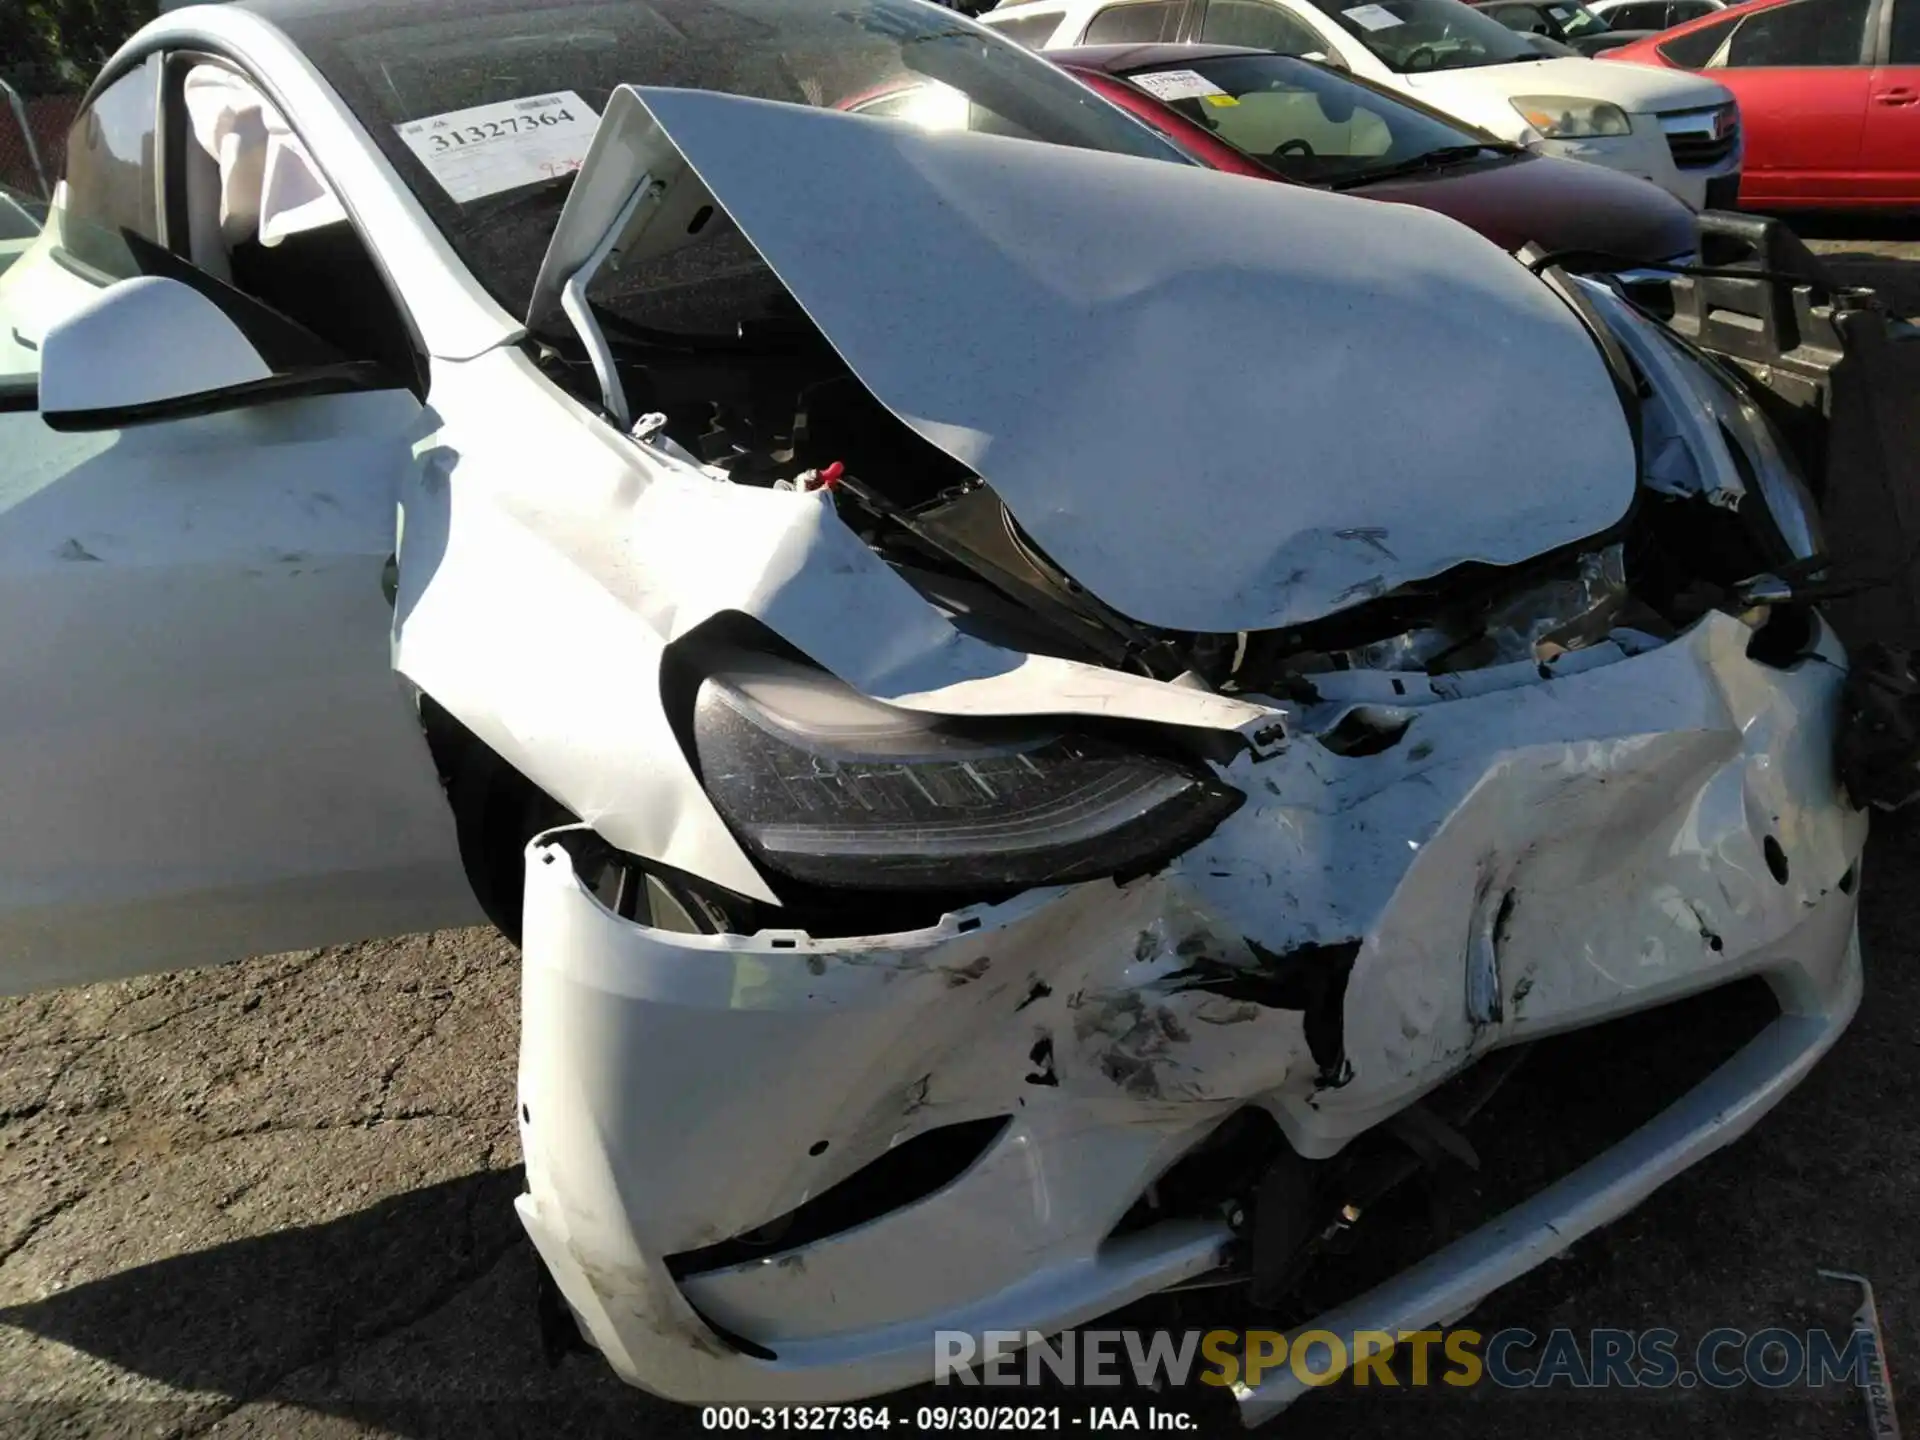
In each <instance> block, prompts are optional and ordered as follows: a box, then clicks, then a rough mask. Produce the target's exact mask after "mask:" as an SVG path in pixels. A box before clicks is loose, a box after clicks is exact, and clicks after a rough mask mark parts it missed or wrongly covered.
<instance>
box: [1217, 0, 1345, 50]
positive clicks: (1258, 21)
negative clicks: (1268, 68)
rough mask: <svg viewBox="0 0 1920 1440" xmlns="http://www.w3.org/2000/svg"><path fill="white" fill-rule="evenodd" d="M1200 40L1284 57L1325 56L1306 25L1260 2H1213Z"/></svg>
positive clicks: (1277, 7) (1218, 0)
mask: <svg viewBox="0 0 1920 1440" xmlns="http://www.w3.org/2000/svg"><path fill="white" fill-rule="evenodd" d="M1200 38H1201V39H1202V40H1206V41H1208V42H1210V43H1212V44H1215V45H1245V46H1246V47H1247V48H1248V49H1250V50H1274V51H1277V52H1279V53H1280V54H1282V55H1324V54H1326V53H1327V46H1326V42H1325V41H1323V40H1322V39H1321V38H1320V37H1319V36H1318V35H1317V34H1315V33H1314V32H1313V30H1312V29H1311V28H1310V27H1309V26H1307V25H1306V24H1305V23H1304V22H1302V21H1300V20H1297V19H1295V18H1294V17H1293V16H1291V15H1289V14H1288V13H1287V12H1286V11H1284V10H1282V9H1281V8H1280V7H1279V6H1277V5H1264V4H1262V3H1260V0H1212V3H1211V4H1209V5H1208V6H1207V13H1206V17H1205V18H1204V19H1203V20H1201V22H1200Z"/></svg>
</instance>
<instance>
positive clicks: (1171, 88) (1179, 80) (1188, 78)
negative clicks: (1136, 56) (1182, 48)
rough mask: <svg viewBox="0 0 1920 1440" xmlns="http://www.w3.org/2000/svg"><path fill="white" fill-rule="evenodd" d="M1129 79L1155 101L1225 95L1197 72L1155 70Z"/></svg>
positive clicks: (1224, 92)
mask: <svg viewBox="0 0 1920 1440" xmlns="http://www.w3.org/2000/svg"><path fill="white" fill-rule="evenodd" d="M1129 78H1130V79H1131V80H1132V81H1133V83H1134V84H1136V85H1138V86H1139V87H1140V88H1141V89H1142V90H1144V91H1146V92H1147V93H1148V94H1149V95H1151V96H1153V97H1154V99H1156V100H1192V99H1195V98H1197V97H1198V96H1201V95H1224V94H1226V93H1227V92H1226V91H1224V90H1222V89H1221V88H1220V87H1219V86H1218V85H1216V84H1214V83H1213V82H1212V81H1211V80H1209V79H1207V77H1206V76H1204V75H1202V74H1201V73H1200V72H1199V71H1198V70H1155V71H1152V72H1150V73H1149V74H1145V75H1134V76H1130V77H1129Z"/></svg>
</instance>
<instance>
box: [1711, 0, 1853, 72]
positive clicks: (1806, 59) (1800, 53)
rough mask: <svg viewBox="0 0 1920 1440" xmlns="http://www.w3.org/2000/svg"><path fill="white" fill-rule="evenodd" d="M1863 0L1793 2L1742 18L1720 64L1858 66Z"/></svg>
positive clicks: (1746, 65)
mask: <svg viewBox="0 0 1920 1440" xmlns="http://www.w3.org/2000/svg"><path fill="white" fill-rule="evenodd" d="M1866 28H1867V0H1794V3H1793V4H1791V5H1778V6H1775V7H1774V8H1773V9H1771V10H1762V11H1759V12H1758V13H1756V14H1752V15H1747V16H1745V17H1744V18H1743V19H1742V20H1741V22H1740V28H1739V29H1737V30H1735V31H1734V32H1733V40H1732V42H1731V43H1730V44H1729V45H1728V46H1727V58H1726V59H1725V60H1724V61H1723V62H1722V63H1723V64H1725V65H1726V66H1727V67H1728V68H1730V69H1736V68H1738V69H1744V68H1747V67H1750V66H1761V65H1769V66H1771V65H1858V64H1859V63H1860V42H1861V38H1862V36H1864V34H1865V33H1866Z"/></svg>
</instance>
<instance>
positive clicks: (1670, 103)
mask: <svg viewBox="0 0 1920 1440" xmlns="http://www.w3.org/2000/svg"><path fill="white" fill-rule="evenodd" d="M1400 78H1401V79H1402V80H1403V81H1404V82H1405V83H1406V85H1407V88H1408V89H1409V90H1410V91H1411V92H1412V93H1413V94H1415V95H1417V96H1419V98H1420V99H1422V100H1425V101H1427V102H1429V103H1430V104H1435V105H1439V106H1440V107H1441V108H1442V109H1452V108H1455V107H1456V106H1457V107H1460V108H1461V109H1462V111H1463V113H1464V111H1465V110H1466V109H1468V108H1472V107H1473V106H1475V105H1476V104H1480V105H1491V104H1494V103H1498V104H1500V105H1506V104H1507V103H1508V100H1509V97H1511V96H1515V95H1570V96H1573V97H1575V98H1577V99H1590V100H1605V101H1607V102H1609V103H1610V104H1614V105H1618V106H1619V107H1620V108H1621V109H1622V110H1625V111H1626V112H1627V113H1628V114H1629V115H1664V114H1670V113H1672V112H1673V111H1676V110H1701V109H1706V108H1708V107H1710V106H1714V105H1725V104H1727V103H1728V102H1729V101H1731V100H1732V99H1733V92H1732V91H1731V90H1729V89H1727V87H1726V86H1724V85H1722V84H1721V83H1720V82H1719V81H1718V80H1715V79H1713V78H1711V77H1710V76H1706V75H1701V74H1697V73H1696V72H1694V71H1692V70H1669V69H1666V68H1665V67H1663V66H1659V65H1636V64H1634V63H1633V62H1631V61H1622V60H1590V59H1587V58H1585V57H1583V56H1576V55H1565V56H1561V57H1559V58H1557V59H1553V60H1530V61H1522V62H1519V63H1516V64H1512V65H1475V66H1470V67H1468V68H1466V69H1461V70H1424V71H1420V72H1418V73H1416V74H1410V75H1403V76H1401V77H1400Z"/></svg>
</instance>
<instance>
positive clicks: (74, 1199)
mask: <svg viewBox="0 0 1920 1440" xmlns="http://www.w3.org/2000/svg"><path fill="white" fill-rule="evenodd" d="M92 1193H93V1191H92V1189H91V1188H88V1189H83V1190H78V1191H75V1192H74V1193H73V1194H71V1195H63V1196H62V1197H61V1198H60V1199H58V1200H56V1201H54V1202H53V1204H51V1205H49V1206H48V1207H47V1208H46V1209H44V1210H42V1211H41V1212H40V1213H39V1214H38V1215H35V1216H34V1217H33V1218H32V1219H31V1220H29V1221H28V1222H27V1227H26V1229H24V1230H22V1231H21V1232H20V1234H19V1235H18V1236H17V1237H15V1239H14V1241H13V1243H12V1244H11V1245H8V1246H6V1247H5V1248H4V1249H0V1265H5V1264H6V1263H7V1262H8V1261H9V1260H11V1259H12V1258H13V1257H14V1256H16V1255H18V1254H19V1253H20V1252H21V1251H22V1250H24V1249H26V1248H27V1246H29V1245H31V1244H32V1243H33V1238H34V1236H36V1235H38V1234H39V1233H40V1232H41V1231H42V1230H44V1229H46V1228H47V1226H49V1225H51V1224H52V1223H53V1222H54V1220H55V1219H56V1218H57V1217H59V1216H60V1215H62V1214H64V1213H65V1212H66V1211H68V1210H71V1209H72V1208H73V1207H74V1206H76V1205H78V1204H79V1203H80V1202H81V1201H82V1200H85V1199H86V1198H87V1197H88V1196H89V1195H91V1194H92Z"/></svg>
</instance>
